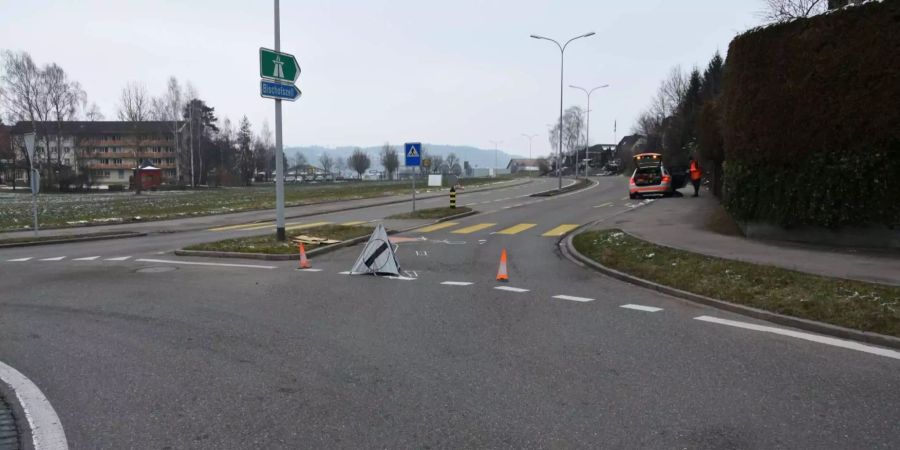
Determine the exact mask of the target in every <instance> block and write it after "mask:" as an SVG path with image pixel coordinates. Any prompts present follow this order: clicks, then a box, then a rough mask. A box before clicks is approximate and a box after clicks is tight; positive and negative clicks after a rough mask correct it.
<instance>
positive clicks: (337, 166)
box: [334, 157, 347, 177]
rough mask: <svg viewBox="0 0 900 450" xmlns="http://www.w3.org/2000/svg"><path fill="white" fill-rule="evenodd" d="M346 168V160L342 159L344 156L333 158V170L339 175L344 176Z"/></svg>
mask: <svg viewBox="0 0 900 450" xmlns="http://www.w3.org/2000/svg"><path fill="white" fill-rule="evenodd" d="M345 170H347V161H344V158H340V157H338V158H335V160H334V171H335V172H337V174H338V175H339V176H341V177H343V176H344V171H345Z"/></svg>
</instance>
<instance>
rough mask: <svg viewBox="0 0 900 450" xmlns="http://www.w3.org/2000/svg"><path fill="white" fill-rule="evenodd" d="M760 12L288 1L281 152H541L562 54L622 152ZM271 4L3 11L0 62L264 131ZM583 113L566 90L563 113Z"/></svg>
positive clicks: (644, 2)
mask: <svg viewBox="0 0 900 450" xmlns="http://www.w3.org/2000/svg"><path fill="white" fill-rule="evenodd" d="M761 4H762V2H761V0H728V1H721V0H686V1H681V2H673V1H663V0H631V1H604V0H585V1H574V0H572V1H563V0H553V1H532V0H512V1H475V0H452V1H449V0H448V1H435V0H427V1H422V0H392V1H378V0H359V1H328V2H324V1H303V2H301V1H283V2H282V5H281V29H282V34H281V43H282V44H281V45H282V50H283V51H286V52H289V53H293V54H294V55H296V56H297V58H298V59H299V61H300V65H301V68H302V74H301V75H300V79H299V81H298V86H299V88H300V89H301V90H302V91H303V97H302V98H301V99H300V100H298V101H297V102H296V103H287V102H286V103H285V105H284V140H285V145H325V146H338V145H377V144H380V143H383V142H385V141H391V142H394V143H400V142H403V141H423V142H430V143H436V144H460V145H473V146H476V147H482V148H492V147H493V145H492V144H491V143H490V141H491V140H501V141H503V144H502V145H501V148H503V149H505V150H507V151H510V152H512V153H519V154H527V149H528V141H527V139H526V138H524V137H521V134H522V133H534V134H538V137H537V138H535V139H534V153H535V155H537V154H546V153H548V152H549V150H550V145H549V143H548V138H547V129H548V126H549V124H551V123H553V122H554V121H555V120H557V117H558V110H559V50H558V49H557V48H556V46H555V45H554V44H553V43H551V42H548V41H539V40H535V39H530V38H529V37H528V36H529V35H530V34H540V35H544V36H548V37H552V38H556V39H558V40H564V39H568V38H569V37H572V36H575V35H578V34H582V33H585V32H588V31H595V32H596V33H597V34H596V35H595V36H593V37H590V38H586V39H580V40H578V41H575V42H573V43H572V44H571V45H570V46H569V48H568V49H567V50H566V73H565V81H566V85H568V84H576V85H582V86H585V87H588V86H592V85H599V84H606V83H608V84H610V85H611V86H610V88H608V89H605V90H601V91H598V92H596V93H595V94H594V95H593V96H592V97H591V107H592V110H593V113H592V115H591V142H592V143H608V142H612V141H613V121H614V120H618V134H617V136H618V137H619V138H621V137H622V135H623V134H626V133H627V132H628V131H629V130H630V129H631V126H632V124H633V121H634V118H635V117H636V116H637V115H638V114H639V112H640V111H641V110H642V109H643V108H644V107H645V106H646V105H647V103H648V102H649V99H650V97H651V96H652V95H653V93H654V91H655V90H656V87H657V85H658V83H659V81H660V80H661V79H662V78H663V77H664V76H665V75H666V73H668V71H669V70H670V68H671V67H672V66H674V65H676V64H680V65H682V66H684V67H685V68H689V67H690V66H692V65H695V64H696V65H700V66H704V65H705V64H706V62H707V61H708V60H709V57H710V56H711V55H712V54H713V53H714V52H715V51H716V50H717V49H718V50H721V51H722V53H723V56H724V54H725V52H726V51H727V49H728V43H729V41H730V40H731V39H732V38H733V37H734V36H735V35H736V34H738V33H740V32H742V31H744V30H746V29H748V28H750V27H753V26H756V25H758V24H759V22H760V20H759V18H758V11H759V10H760V8H761ZM273 39H274V38H273V8H272V2H271V1H265V0H253V1H250V0H246V1H232V0H191V1H161V0H154V1H136V0H129V1H125V0H119V1H91V0H79V1H57V2H52V1H41V0H29V1H22V0H0V48H3V49H12V50H26V51H28V52H29V53H31V55H32V57H33V58H34V59H35V61H36V62H37V63H38V64H44V63H48V62H56V63H57V64H60V65H61V66H62V67H63V68H64V69H65V70H66V71H67V72H68V73H69V74H70V75H71V76H72V77H74V78H75V79H77V80H78V81H80V82H81V83H82V84H83V86H84V87H85V90H86V91H87V93H88V96H89V100H90V101H93V102H96V103H97V104H98V105H99V106H100V108H101V110H102V111H103V113H104V115H105V116H106V118H107V119H108V120H110V119H112V120H114V119H115V114H116V108H117V103H118V96H119V93H120V90H121V88H122V86H124V84H125V83H126V82H128V81H139V82H142V83H144V84H145V85H146V86H147V88H148V89H149V90H150V92H151V93H153V94H159V93H162V91H163V90H164V89H165V82H166V79H167V77H168V76H170V75H175V76H176V77H178V78H179V80H182V81H184V80H190V81H191V82H192V83H193V84H194V85H195V86H196V88H197V90H198V91H199V94H200V97H201V98H203V99H204V100H206V101H207V102H208V103H209V104H210V105H211V106H213V107H215V108H216V111H217V113H218V115H219V117H220V118H223V117H225V116H228V117H230V118H231V119H232V121H235V122H236V121H237V119H239V118H240V116H241V115H244V114H246V115H247V116H248V117H249V118H250V120H251V121H252V122H253V124H254V127H255V129H258V128H259V125H260V124H261V123H262V121H263V120H267V121H268V122H269V124H270V125H272V126H273V128H274V105H273V101H272V100H266V99H261V98H260V97H259V77H258V76H259V69H258V57H259V56H258V52H259V50H258V49H259V47H261V46H263V47H272V46H273V44H274V42H273ZM584 104H585V96H584V94H583V93H580V92H578V91H575V90H573V89H570V88H568V87H566V88H565V105H566V107H568V106H570V105H581V106H582V107H583V106H584Z"/></svg>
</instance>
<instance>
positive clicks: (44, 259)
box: [38, 256, 66, 261]
mask: <svg viewBox="0 0 900 450" xmlns="http://www.w3.org/2000/svg"><path fill="white" fill-rule="evenodd" d="M64 259H66V257H65V256H57V257H55V258H43V259H39V260H38V261H62V260H64Z"/></svg>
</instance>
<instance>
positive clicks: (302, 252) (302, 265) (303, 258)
mask: <svg viewBox="0 0 900 450" xmlns="http://www.w3.org/2000/svg"><path fill="white" fill-rule="evenodd" d="M310 267H312V266H311V265H309V260H308V259H306V249H305V248H303V243H302V242H301V243H300V268H301V269H309V268H310Z"/></svg>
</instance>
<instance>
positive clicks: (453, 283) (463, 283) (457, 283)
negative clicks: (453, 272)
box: [441, 281, 475, 286]
mask: <svg viewBox="0 0 900 450" xmlns="http://www.w3.org/2000/svg"><path fill="white" fill-rule="evenodd" d="M441 284H444V285H447V286H471V285H473V284H475V283H472V282H469V281H444V282H442V283H441Z"/></svg>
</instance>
